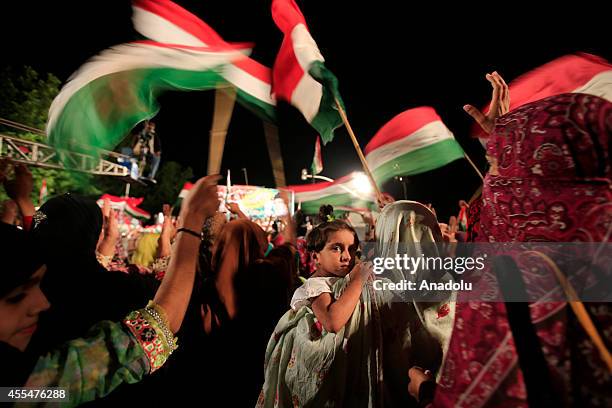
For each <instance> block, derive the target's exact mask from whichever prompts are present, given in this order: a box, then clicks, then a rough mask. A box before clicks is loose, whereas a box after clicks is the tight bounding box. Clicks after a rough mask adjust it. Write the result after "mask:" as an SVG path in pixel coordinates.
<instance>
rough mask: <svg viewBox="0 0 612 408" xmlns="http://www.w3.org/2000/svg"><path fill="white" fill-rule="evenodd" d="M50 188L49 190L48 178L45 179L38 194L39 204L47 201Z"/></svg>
mask: <svg viewBox="0 0 612 408" xmlns="http://www.w3.org/2000/svg"><path fill="white" fill-rule="evenodd" d="M48 195H49V190H47V179H43V180H42V183H41V185H40V192H39V194H38V206H39V207H40V206H41V205H43V204H44V203H45V201H47V196H48Z"/></svg>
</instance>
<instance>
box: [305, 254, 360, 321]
mask: <svg viewBox="0 0 612 408" xmlns="http://www.w3.org/2000/svg"><path fill="white" fill-rule="evenodd" d="M369 274H370V267H369V265H366V264H363V263H362V264H357V265H355V267H354V268H353V270H352V271H351V272H350V282H349V284H348V285H347V286H346V289H344V292H342V295H340V297H339V298H338V300H334V298H333V297H332V296H331V295H330V294H329V293H322V294H321V295H319V296H318V297H316V298H315V299H314V300H313V302H312V310H313V311H314V314H315V316H316V317H317V319H318V320H319V321H320V322H321V324H322V325H323V327H324V328H325V330H327V331H328V332H331V333H337V332H339V331H340V330H341V329H342V328H343V327H344V325H345V324H346V323H347V322H348V320H349V319H350V318H351V316H352V314H353V310H355V306H356V305H357V302H358V301H359V297H360V296H361V287H362V285H363V282H365V281H366V279H367V277H368V275H369Z"/></svg>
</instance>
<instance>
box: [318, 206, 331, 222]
mask: <svg viewBox="0 0 612 408" xmlns="http://www.w3.org/2000/svg"><path fill="white" fill-rule="evenodd" d="M333 217H334V207H332V206H331V205H329V204H324V205H322V206H321V207H319V222H328V221H332V220H333Z"/></svg>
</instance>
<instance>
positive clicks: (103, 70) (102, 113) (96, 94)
mask: <svg viewBox="0 0 612 408" xmlns="http://www.w3.org/2000/svg"><path fill="white" fill-rule="evenodd" d="M243 52H244V50H240V49H236V48H227V47H225V48H219V47H194V46H183V45H174V44H163V43H158V42H155V41H150V40H146V41H135V42H132V43H126V44H120V45H117V46H114V47H111V48H109V49H107V50H105V51H103V52H101V53H100V54H98V55H97V56H95V57H93V58H92V59H90V60H89V61H88V62H86V63H85V64H84V65H83V66H81V67H80V68H79V70H78V71H77V72H75V73H74V74H73V75H72V76H71V77H70V79H69V81H68V82H67V83H66V84H65V85H64V87H63V88H62V89H61V91H60V93H59V94H58V95H57V96H56V98H55V99H54V100H53V103H52V104H51V107H50V109H49V120H48V122H47V129H46V131H47V135H48V138H49V142H50V144H52V145H54V146H55V147H57V148H60V149H66V150H73V151H85V152H86V153H95V151H96V149H107V150H112V149H113V148H114V147H115V146H116V145H117V144H118V143H119V142H120V141H121V140H122V139H123V138H124V137H125V136H126V135H127V134H128V133H129V131H130V130H131V129H132V128H133V127H134V126H135V125H136V124H137V123H138V122H141V121H142V120H145V119H149V118H151V117H153V116H154V115H155V114H156V113H157V112H158V110H159V105H158V104H157V96H158V95H159V94H160V93H162V92H163V91H166V90H181V91H188V90H205V89H214V88H217V87H218V86H219V85H221V84H223V83H224V80H223V78H222V77H221V76H220V75H219V72H218V68H219V67H220V66H223V65H225V64H228V63H230V62H232V61H234V60H236V59H239V58H241V57H242V56H243Z"/></svg>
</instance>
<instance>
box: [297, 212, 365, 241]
mask: <svg viewBox="0 0 612 408" xmlns="http://www.w3.org/2000/svg"><path fill="white" fill-rule="evenodd" d="M330 207H331V206H330ZM342 230H346V231H350V232H351V233H352V234H353V236H354V237H355V243H354V245H355V246H359V237H358V236H357V233H356V232H355V230H354V229H353V227H351V226H350V225H349V224H347V223H346V222H344V221H342V220H333V221H328V222H322V223H321V224H319V225H317V226H316V227H314V228H313V229H312V231H310V232H309V233H308V235H306V245H307V248H308V251H313V252H320V251H321V250H322V249H323V248H325V244H326V243H327V240H328V238H329V236H330V235H331V234H332V233H334V232H337V231H342Z"/></svg>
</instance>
